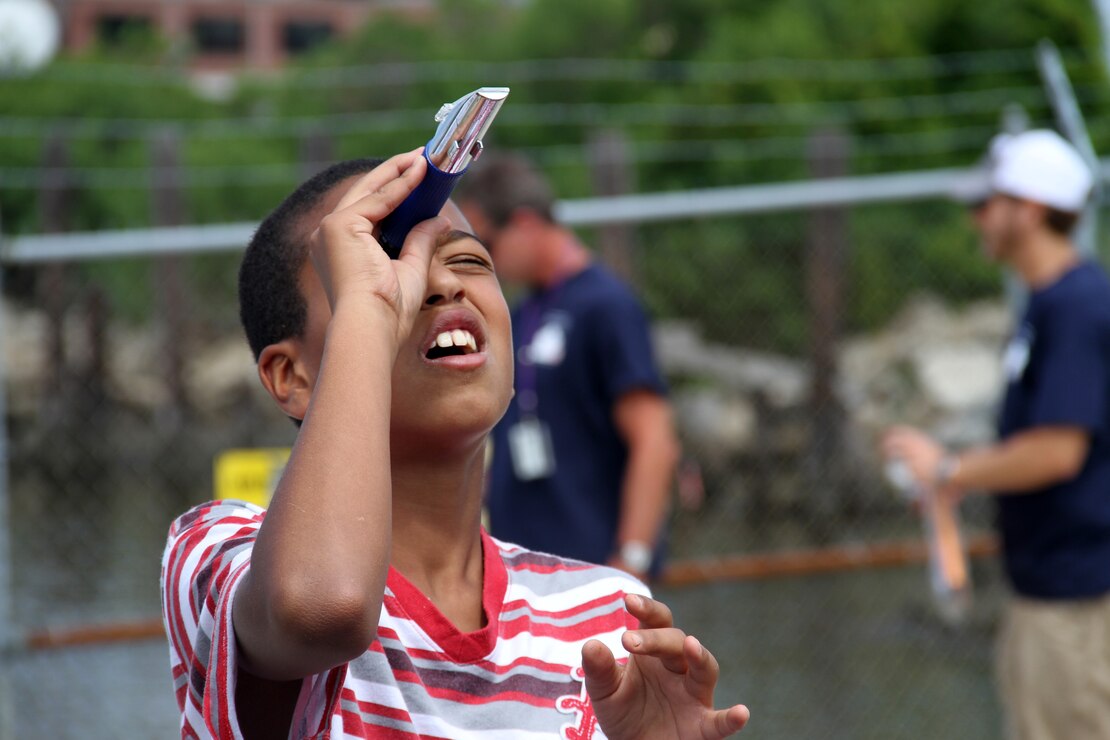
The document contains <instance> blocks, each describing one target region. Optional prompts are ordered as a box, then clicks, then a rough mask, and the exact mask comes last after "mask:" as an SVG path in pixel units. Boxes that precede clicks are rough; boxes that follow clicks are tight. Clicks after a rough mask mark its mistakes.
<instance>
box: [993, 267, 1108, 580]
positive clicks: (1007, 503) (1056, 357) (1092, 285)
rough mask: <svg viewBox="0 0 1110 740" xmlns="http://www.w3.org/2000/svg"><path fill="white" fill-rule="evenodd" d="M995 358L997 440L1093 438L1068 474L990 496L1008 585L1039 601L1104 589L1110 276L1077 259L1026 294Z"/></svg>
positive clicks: (1106, 517) (1106, 566) (1106, 576)
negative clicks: (1001, 386)
mask: <svg viewBox="0 0 1110 740" xmlns="http://www.w3.org/2000/svg"><path fill="white" fill-rule="evenodd" d="M1003 364H1004V367H1005V371H1006V374H1007V389H1006V399H1005V402H1004V404H1003V407H1002V414H1001V418H1000V421H999V435H1000V437H1001V438H1003V439H1005V438H1006V437H1009V436H1011V435H1013V434H1015V433H1017V432H1021V431H1023V430H1028V429H1031V428H1033V427H1042V426H1069V427H1081V428H1083V429H1085V430H1087V431H1088V432H1090V439H1091V446H1090V452H1089V454H1088V456H1087V459H1086V461H1085V462H1084V464H1083V469H1082V470H1081V471H1080V473H1079V475H1078V476H1077V477H1076V478H1074V479H1072V480H1069V481H1065V482H1063V483H1059V484H1057V485H1053V486H1050V487H1048V488H1046V489H1044V490H1041V491H1036V492H1027V493H1013V494H1010V495H1002V496H999V497H998V512H999V529H1000V531H1001V534H1002V544H1003V554H1004V559H1005V564H1006V570H1007V572H1008V574H1009V576H1010V580H1011V582H1012V583H1013V586H1014V589H1015V591H1017V593H1019V594H1022V595H1024V596H1029V597H1032V598H1041V599H1075V598H1086V597H1093V596H1098V595H1101V594H1104V593H1107V592H1110V281H1108V280H1107V277H1106V274H1105V273H1104V272H1103V271H1102V269H1101V268H1099V267H1098V266H1097V265H1095V264H1093V263H1082V264H1080V265H1078V266H1077V267H1075V268H1073V269H1071V270H1070V271H1068V272H1067V273H1065V274H1064V275H1063V276H1062V277H1061V278H1060V279H1059V280H1057V281H1056V282H1055V283H1053V284H1052V285H1050V286H1048V287H1047V288H1044V289H1042V290H1038V291H1035V292H1033V293H1032V294H1031V295H1030V296H1029V306H1028V309H1027V310H1026V313H1025V318H1024V320H1023V321H1022V324H1021V326H1020V328H1019V329H1018V332H1017V334H1016V335H1015V336H1014V338H1013V340H1012V341H1011V343H1010V346H1009V348H1008V349H1007V351H1006V356H1005V360H1004V363H1003Z"/></svg>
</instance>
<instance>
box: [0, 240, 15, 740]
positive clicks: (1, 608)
mask: <svg viewBox="0 0 1110 740" xmlns="http://www.w3.org/2000/svg"><path fill="white" fill-rule="evenodd" d="M0 223H2V221H0ZM2 234H3V230H2V229H0V235H2ZM3 264H4V263H3V261H2V260H0V737H15V717H14V716H13V714H14V711H15V703H14V701H13V697H12V693H13V692H12V681H11V660H12V655H13V652H14V649H15V629H14V627H13V622H12V619H13V614H12V602H13V599H12V588H13V584H12V567H11V540H10V538H9V533H10V532H11V507H10V506H9V505H8V406H7V392H8V388H7V380H8V379H7V357H6V355H5V351H6V350H5V346H4V332H5V328H4V270H3Z"/></svg>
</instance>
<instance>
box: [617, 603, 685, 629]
mask: <svg viewBox="0 0 1110 740" xmlns="http://www.w3.org/2000/svg"><path fill="white" fill-rule="evenodd" d="M624 607H625V608H626V609H628V613H629V614H631V615H632V616H634V617H636V619H638V620H640V629H661V628H666V627H673V626H674V615H673V614H671V608H670V607H669V606H667V605H666V604H664V603H663V602H662V601H656V600H655V599H649V598H648V597H647V596H640V595H639V594H625V596H624Z"/></svg>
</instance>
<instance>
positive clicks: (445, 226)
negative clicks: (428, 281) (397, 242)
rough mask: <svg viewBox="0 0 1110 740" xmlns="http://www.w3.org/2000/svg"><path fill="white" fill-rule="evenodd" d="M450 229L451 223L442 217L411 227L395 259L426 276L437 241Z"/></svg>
mask: <svg viewBox="0 0 1110 740" xmlns="http://www.w3.org/2000/svg"><path fill="white" fill-rule="evenodd" d="M450 228H451V222H450V221H448V220H447V219H446V218H444V217H443V216H436V217H435V218H430V219H428V220H427V221H421V222H420V223H418V224H417V225H416V226H414V227H412V230H411V231H410V232H409V234H408V236H406V237H405V244H404V246H403V247H401V253H400V254H399V255H398V256H397V259H399V260H401V261H402V262H404V263H406V264H409V265H412V266H413V267H415V268H417V270H418V271H419V272H420V273H421V274H424V275H426V274H427V273H428V265H429V264H431V261H432V255H433V254H435V251H436V247H437V246H438V245H439V240H440V239H441V238H442V237H443V235H444V234H446V233H447V231H448V230H449V229H450Z"/></svg>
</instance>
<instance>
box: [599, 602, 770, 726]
mask: <svg viewBox="0 0 1110 740" xmlns="http://www.w3.org/2000/svg"><path fill="white" fill-rule="evenodd" d="M625 605H626V606H627V608H628V611H629V612H630V613H631V614H632V615H633V616H634V617H636V618H637V619H639V620H640V629H638V630H631V631H629V632H625V633H624V636H623V637H622V638H621V642H622V643H623V644H624V647H625V648H626V649H627V650H628V652H629V653H631V655H630V657H629V659H628V663H627V665H625V666H623V667H622V666H620V665H618V664H617V662H616V660H615V659H614V658H613V654H612V653H611V652H610V651H609V649H608V648H607V647H605V645H603V644H602V643H601V642H599V641H597V640H590V641H589V642H587V643H586V644H585V645H584V646H583V647H582V668H583V669H584V670H585V673H586V691H587V692H588V693H589V695H590V701H591V703H592V704H593V708H594V713H595V714H596V715H597V720H598V724H599V725H601V729H602V730H604V731H605V734H606V736H608V737H609V738H610V740H622V739H625V738H627V739H628V740H652V739H653V738H667V739H668V740H670V739H671V738H674V739H675V740H687V739H696V740H717V739H718V738H723V737H728V736H729V735H732V734H734V733H736V732H739V731H740V730H741V729H742V728H743V727H744V725H745V724H746V723H747V721H748V717H749V713H748V708H747V707H745V706H744V705H742V704H736V705H734V706H732V707H730V708H729V709H723V710H715V709H713V688H714V686H716V684H717V678H718V676H719V675H720V667H719V666H718V665H717V659H716V658H714V657H713V655H712V653H710V652H709V651H708V650H706V649H705V648H704V647H702V645H701V643H700V642H698V640H697V638H695V637H692V636H689V635H686V634H685V633H683V632H682V631H681V630H679V629H675V627H674V624H673V619H672V617H671V610H670V609H668V608H667V607H666V605H664V604H663V603H661V602H659V601H655V600H653V599H649V598H646V597H643V596H633V595H629V596H626V597H625Z"/></svg>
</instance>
